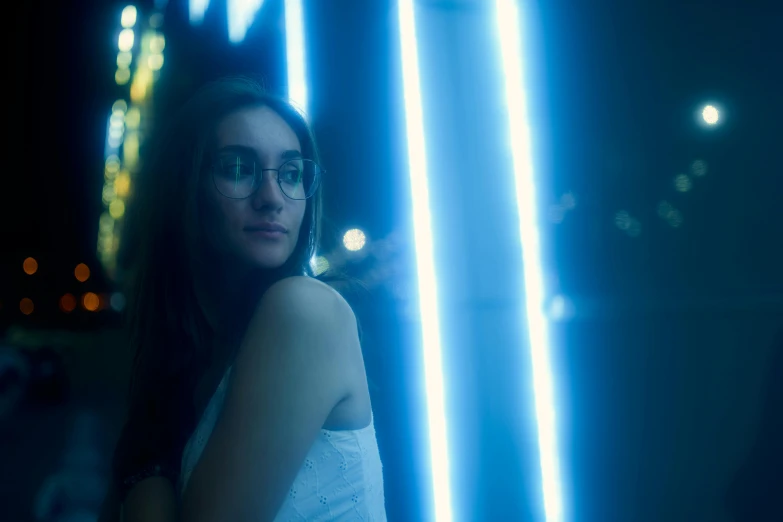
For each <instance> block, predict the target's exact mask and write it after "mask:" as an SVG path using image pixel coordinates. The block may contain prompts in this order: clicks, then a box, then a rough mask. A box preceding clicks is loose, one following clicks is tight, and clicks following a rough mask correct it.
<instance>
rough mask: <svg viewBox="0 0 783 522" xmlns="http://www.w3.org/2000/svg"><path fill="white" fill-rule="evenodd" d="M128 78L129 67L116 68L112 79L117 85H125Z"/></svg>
mask: <svg viewBox="0 0 783 522" xmlns="http://www.w3.org/2000/svg"><path fill="white" fill-rule="evenodd" d="M128 80H130V69H117V72H115V73H114V81H115V82H117V85H125V84H126V83H128Z"/></svg>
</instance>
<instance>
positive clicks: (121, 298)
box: [109, 292, 125, 312]
mask: <svg viewBox="0 0 783 522" xmlns="http://www.w3.org/2000/svg"><path fill="white" fill-rule="evenodd" d="M109 305H110V306H111V307H112V309H113V310H114V311H116V312H122V310H123V309H124V308H125V295H124V294H122V293H120V292H114V293H113V294H111V298H110V299H109Z"/></svg>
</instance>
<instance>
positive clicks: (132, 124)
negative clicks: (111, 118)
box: [125, 107, 141, 129]
mask: <svg viewBox="0 0 783 522" xmlns="http://www.w3.org/2000/svg"><path fill="white" fill-rule="evenodd" d="M140 121H141V113H140V112H139V109H138V108H136V107H131V108H130V109H129V110H128V112H127V113H126V114H125V125H126V126H127V127H128V128H129V129H136V128H138V126H139V122H140Z"/></svg>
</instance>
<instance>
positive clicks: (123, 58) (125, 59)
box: [117, 51, 133, 69]
mask: <svg viewBox="0 0 783 522" xmlns="http://www.w3.org/2000/svg"><path fill="white" fill-rule="evenodd" d="M132 61H133V55H132V54H131V53H130V52H128V51H125V52H119V53H117V68H118V69H129V68H130V65H131V62H132Z"/></svg>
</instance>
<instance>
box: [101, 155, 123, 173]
mask: <svg viewBox="0 0 783 522" xmlns="http://www.w3.org/2000/svg"><path fill="white" fill-rule="evenodd" d="M104 168H105V169H106V172H110V173H112V174H117V171H119V170H120V158H118V157H117V155H116V154H112V155H110V156H109V157H107V158H106V165H105V167H104Z"/></svg>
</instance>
